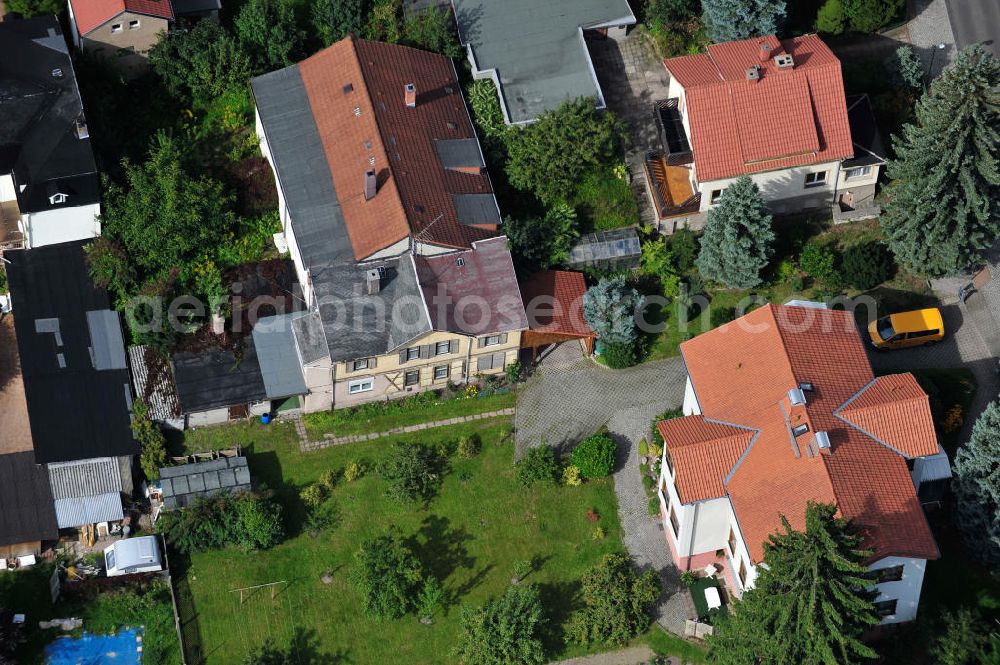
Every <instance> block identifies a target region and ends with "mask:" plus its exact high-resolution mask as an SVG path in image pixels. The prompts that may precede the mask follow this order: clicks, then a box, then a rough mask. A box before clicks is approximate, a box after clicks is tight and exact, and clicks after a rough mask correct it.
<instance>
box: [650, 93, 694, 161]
mask: <svg viewBox="0 0 1000 665" xmlns="http://www.w3.org/2000/svg"><path fill="white" fill-rule="evenodd" d="M654 115H655V117H656V129H657V132H658V133H659V135H660V143H661V144H662V145H663V150H664V152H665V155H666V162H667V164H669V165H670V166H680V165H682V164H690V163H691V162H693V161H694V156H693V155H692V154H691V144H690V143H689V142H688V137H687V132H685V131H684V123H683V122H682V121H681V112H680V105H679V103H678V100H677V98H676V97H671V98H670V99H667V100H661V101H658V102H656V104H655V106H654Z"/></svg>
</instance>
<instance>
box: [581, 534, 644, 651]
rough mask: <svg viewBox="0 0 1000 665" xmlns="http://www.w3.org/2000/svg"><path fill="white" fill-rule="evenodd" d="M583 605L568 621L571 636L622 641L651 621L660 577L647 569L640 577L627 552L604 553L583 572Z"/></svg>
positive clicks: (593, 640) (587, 640) (585, 640)
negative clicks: (593, 564) (596, 562)
mask: <svg viewBox="0 0 1000 665" xmlns="http://www.w3.org/2000/svg"><path fill="white" fill-rule="evenodd" d="M582 596H583V604H584V608H583V610H581V611H580V612H578V613H577V614H576V615H575V616H574V617H573V619H572V620H571V622H570V625H569V628H568V631H567V632H568V633H569V635H570V637H571V638H572V639H573V640H574V641H576V642H579V643H581V644H595V643H610V644H617V645H621V644H625V643H627V642H628V641H629V640H631V639H632V638H634V637H635V636H636V635H639V634H641V633H642V632H644V631H645V630H646V629H647V628H649V624H650V620H651V619H650V611H651V610H652V609H653V607H654V605H655V604H656V600H657V599H658V598H659V597H660V580H659V577H658V576H657V574H656V573H655V572H654V571H652V570H648V571H646V572H645V573H643V574H642V575H641V576H640V575H639V574H638V573H636V571H635V568H634V567H633V566H632V560H631V559H630V558H629V556H628V555H627V554H624V553H617V554H607V555H605V556H604V558H603V559H602V560H601V561H600V562H599V563H598V564H597V565H595V566H594V567H593V568H591V569H590V570H588V571H587V572H586V573H584V575H583V580H582Z"/></svg>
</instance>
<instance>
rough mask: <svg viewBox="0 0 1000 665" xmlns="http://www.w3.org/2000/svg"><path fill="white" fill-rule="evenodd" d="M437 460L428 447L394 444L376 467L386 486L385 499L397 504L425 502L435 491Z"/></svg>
mask: <svg viewBox="0 0 1000 665" xmlns="http://www.w3.org/2000/svg"><path fill="white" fill-rule="evenodd" d="M436 466H437V460H436V459H435V455H434V452H433V451H432V450H431V449H430V448H428V447H427V446H423V445H420V444H414V443H394V444H393V445H392V447H391V448H390V449H389V454H388V455H387V456H386V458H385V459H384V460H382V463H381V464H379V467H378V473H379V475H380V476H381V477H382V479H383V480H386V481H388V482H389V487H388V489H387V490H386V495H387V496H389V497H391V498H394V499H399V500H405V501H416V500H418V499H427V498H430V496H431V495H432V494H433V493H434V490H435V489H436V488H437V485H438V482H439V480H440V477H439V475H438V473H437V472H436V469H435V467H436Z"/></svg>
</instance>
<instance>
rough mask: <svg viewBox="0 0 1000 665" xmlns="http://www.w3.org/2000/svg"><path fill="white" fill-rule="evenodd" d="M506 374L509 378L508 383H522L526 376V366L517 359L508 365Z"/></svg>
mask: <svg viewBox="0 0 1000 665" xmlns="http://www.w3.org/2000/svg"><path fill="white" fill-rule="evenodd" d="M504 375H505V376H506V378H507V383H520V382H521V379H523V378H524V367H523V366H522V365H521V361H520V360H515V361H514V362H512V363H511V364H509V365H507V369H505V370H504Z"/></svg>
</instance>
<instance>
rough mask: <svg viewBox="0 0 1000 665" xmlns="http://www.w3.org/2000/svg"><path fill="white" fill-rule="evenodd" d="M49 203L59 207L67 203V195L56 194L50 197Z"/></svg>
mask: <svg viewBox="0 0 1000 665" xmlns="http://www.w3.org/2000/svg"><path fill="white" fill-rule="evenodd" d="M49 203H51V204H52V205H58V204H60V203H66V195H65V194H63V193H62V192H56V193H55V194H53V195H52V196H50V197H49Z"/></svg>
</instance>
